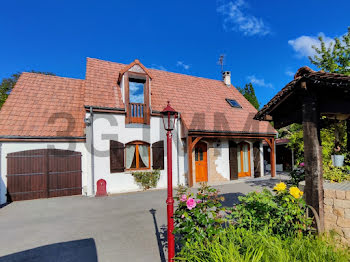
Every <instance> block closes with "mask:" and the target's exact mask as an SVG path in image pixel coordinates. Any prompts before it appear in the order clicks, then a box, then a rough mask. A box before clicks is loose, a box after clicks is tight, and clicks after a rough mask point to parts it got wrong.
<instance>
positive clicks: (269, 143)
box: [264, 137, 272, 149]
mask: <svg viewBox="0 0 350 262" xmlns="http://www.w3.org/2000/svg"><path fill="white" fill-rule="evenodd" d="M264 140H265V141H266V143H267V144H268V145H269V147H270V149H271V148H272V144H271V141H270V139H268V138H266V137H264Z"/></svg>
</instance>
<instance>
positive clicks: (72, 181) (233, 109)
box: [0, 58, 276, 203]
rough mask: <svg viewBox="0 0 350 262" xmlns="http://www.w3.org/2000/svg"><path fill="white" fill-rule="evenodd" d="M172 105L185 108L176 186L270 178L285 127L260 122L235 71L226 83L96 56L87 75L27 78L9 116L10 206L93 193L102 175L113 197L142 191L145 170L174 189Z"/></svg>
mask: <svg viewBox="0 0 350 262" xmlns="http://www.w3.org/2000/svg"><path fill="white" fill-rule="evenodd" d="M167 101H170V104H171V106H172V107H173V108H174V109H175V110H177V111H178V112H179V118H178V121H177V123H176V127H175V129H174V131H173V143H172V152H173V183H174V185H178V184H187V185H189V186H193V185H194V184H196V183H198V182H204V181H208V182H222V181H229V180H233V179H239V178H241V177H247V176H248V177H249V176H252V177H253V176H263V175H264V168H263V144H262V141H266V142H267V143H268V144H269V145H270V147H271V156H272V159H273V160H274V159H275V157H274V137H275V135H276V131H275V130H274V129H273V127H272V126H271V125H270V124H269V123H267V122H261V121H257V120H254V119H253V117H254V115H255V114H256V112H257V111H256V110H255V108H254V107H253V106H252V105H251V104H250V103H249V102H248V101H247V100H246V99H245V98H244V97H243V96H242V95H241V94H240V93H239V92H238V91H237V89H236V88H235V87H233V86H232V85H231V75H230V73H229V72H224V75H223V81H218V80H211V79H205V78H200V77H194V76H189V75H183V74H177V73H171V72H167V71H161V70H155V69H150V68H146V67H145V66H144V65H143V64H142V63H141V62H140V61H138V60H135V61H134V62H132V63H131V64H129V65H125V64H120V63H114V62H108V61H103V60H99V59H93V58H88V59H87V64H86V77H85V79H71V78H65V77H58V76H48V75H42V74H35V73H23V74H22V75H21V77H20V78H19V80H18V82H17V84H16V86H15V88H14V89H13V91H12V92H11V94H10V96H9V97H8V99H7V101H6V102H5V104H4V106H3V107H2V109H1V112H0V126H1V129H0V143H1V144H0V145H1V147H0V149H1V150H0V152H1V162H0V164H1V186H0V195H1V198H0V200H1V203H4V202H6V201H15V200H24V199H34V198H44V197H54V196H65V195H74V194H83V195H88V196H93V195H95V193H96V182H97V181H99V180H100V179H103V180H105V181H106V188H107V192H108V193H119V192H128V191H135V190H139V187H138V185H137V184H136V183H135V182H134V178H133V176H132V175H131V173H132V172H134V171H137V170H152V169H160V173H161V175H160V180H159V182H158V185H157V187H158V188H165V187H166V183H167V176H166V154H164V153H165V152H166V143H165V141H166V133H165V130H164V128H163V123H162V118H161V114H160V112H161V111H162V110H163V108H164V107H166V105H167ZM189 167H190V168H189ZM272 174H274V162H273V163H272Z"/></svg>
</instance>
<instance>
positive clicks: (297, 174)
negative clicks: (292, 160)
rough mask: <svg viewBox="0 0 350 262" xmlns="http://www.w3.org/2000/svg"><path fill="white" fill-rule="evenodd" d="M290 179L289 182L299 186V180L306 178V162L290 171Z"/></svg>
mask: <svg viewBox="0 0 350 262" xmlns="http://www.w3.org/2000/svg"><path fill="white" fill-rule="evenodd" d="M289 176H290V180H289V181H288V183H289V184H292V185H293V186H298V185H299V182H301V181H304V180H305V169H304V163H303V162H302V163H300V164H299V166H298V167H297V168H295V169H294V170H293V171H291V172H290V173H289Z"/></svg>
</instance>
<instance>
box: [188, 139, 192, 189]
mask: <svg viewBox="0 0 350 262" xmlns="http://www.w3.org/2000/svg"><path fill="white" fill-rule="evenodd" d="M192 149H193V147H192V137H191V136H188V137H187V159H188V168H187V169H188V186H189V187H192V186H193V168H192Z"/></svg>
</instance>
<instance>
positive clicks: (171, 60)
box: [0, 0, 350, 105]
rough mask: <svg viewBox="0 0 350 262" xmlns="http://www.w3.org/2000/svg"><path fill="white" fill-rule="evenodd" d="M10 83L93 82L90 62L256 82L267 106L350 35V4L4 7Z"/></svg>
mask: <svg viewBox="0 0 350 262" xmlns="http://www.w3.org/2000/svg"><path fill="white" fill-rule="evenodd" d="M0 10H1V22H0V37H1V41H0V79H2V78H4V77H8V76H10V75H11V74H12V73H14V72H21V71H29V70H39V71H49V72H53V73H55V74H57V75H60V76H67V77H74V78H84V75H85V63H86V57H94V58H100V59H105V60H110V61H115V62H121V63H130V62H132V61H133V60H134V59H135V58H138V59H140V60H141V62H142V63H143V64H144V65H145V66H147V67H153V68H158V69H166V70H168V71H172V72H178V73H184V74H190V75H195V76H201V77H207V78H212V79H220V78H221V76H220V66H218V65H217V61H218V58H219V56H220V54H225V55H226V57H225V67H224V69H225V70H228V71H231V72H232V83H233V84H234V85H235V86H243V85H244V84H245V83H247V82H249V81H251V82H253V85H254V86H255V89H256V93H257V96H258V99H259V101H260V103H261V104H262V105H263V104H265V103H266V102H268V100H269V99H270V98H271V97H272V96H273V95H274V94H275V93H276V92H277V91H279V90H280V89H281V88H282V87H283V86H284V85H285V84H286V83H287V82H289V81H290V80H291V79H292V75H293V73H295V71H296V70H297V69H298V68H299V67H301V66H304V65H309V66H310V63H309V61H308V59H307V58H306V56H307V55H309V54H312V49H311V48H310V46H311V45H312V44H314V43H317V42H315V39H316V38H317V36H318V35H319V34H324V36H325V37H326V40H329V41H330V39H331V38H333V37H335V36H341V35H343V34H344V33H346V31H347V27H348V26H350V16H349V10H350V1H349V0H338V1H328V0H322V1H320V0H308V1H305V0H304V1H299V0H294V1H277V0H275V1H271V0H270V1H261V0H237V1H236V0H235V1H224V0H219V1H215V0H212V1H203V0H201V1H199V0H187V1H181V0H178V1H136V0H134V1H116V0H114V1H103V0H99V1H87V0H84V1H73V0H70V1H64V0H60V1H58V0H52V1H47V0H46V1H36V0H32V1H25V0H23V1H17V0H11V1H1V3H0Z"/></svg>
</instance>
